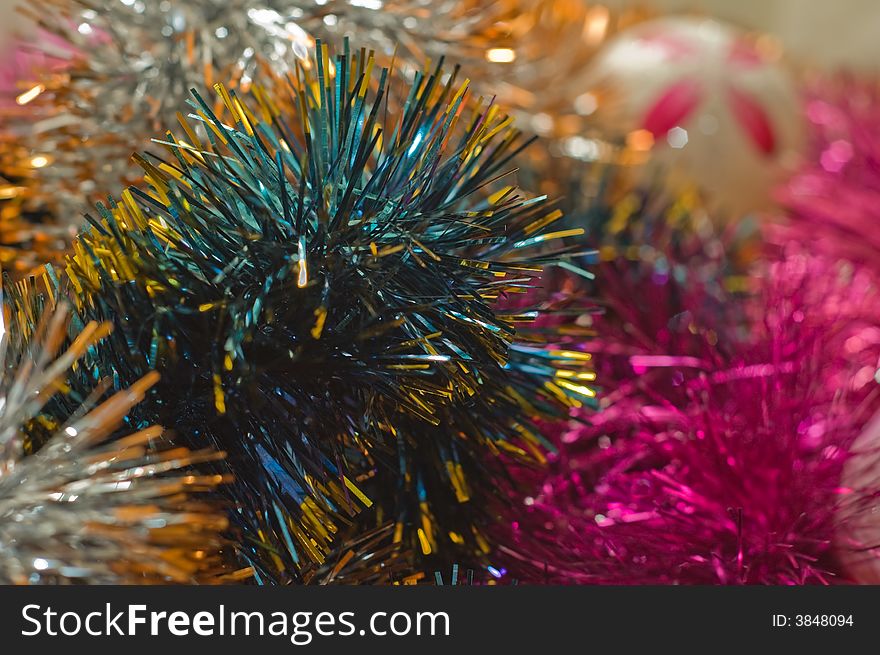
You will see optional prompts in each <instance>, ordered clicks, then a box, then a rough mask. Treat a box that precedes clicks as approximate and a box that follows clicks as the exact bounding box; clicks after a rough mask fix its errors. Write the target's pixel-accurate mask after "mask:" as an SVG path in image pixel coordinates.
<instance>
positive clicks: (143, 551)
mask: <svg viewBox="0 0 880 655" xmlns="http://www.w3.org/2000/svg"><path fill="white" fill-rule="evenodd" d="M17 319H18V320H17V321H16V320H14V321H13V325H12V326H11V330H13V331H14V332H15V334H13V335H12V336H11V335H10V334H9V333H8V332H5V331H4V334H3V338H2V343H0V365H2V381H0V399H2V404H0V582H2V583H4V584H70V583H87V584H159V583H170V582H174V583H187V582H209V581H211V580H212V579H213V578H214V576H216V574H217V573H218V572H219V570H220V566H219V565H220V561H219V557H218V552H219V549H220V548H221V546H222V544H223V541H222V540H221V538H220V531H221V530H223V529H224V528H225V527H226V523H227V522H226V519H225V517H224V516H223V513H222V512H220V511H219V510H218V509H217V507H216V506H215V505H213V504H210V503H208V502H207V501H206V500H200V499H199V496H201V492H205V491H210V490H213V489H215V488H216V487H217V485H218V484H219V483H220V482H221V481H222V476H217V475H198V474H196V473H194V472H193V471H192V468H191V467H193V466H194V465H198V464H202V463H204V462H207V461H211V460H214V459H217V457H218V455H217V453H215V452H213V451H208V450H202V451H198V452H194V451H190V450H188V449H186V448H179V447H178V448H168V447H166V446H163V445H162V443H161V442H160V441H159V440H158V439H159V435H160V434H161V432H162V430H161V429H160V428H158V427H147V428H144V429H142V430H139V431H137V432H135V433H133V434H127V435H125V436H118V433H117V431H116V429H117V427H118V426H119V425H120V423H121V422H122V420H123V418H124V417H125V415H126V414H127V413H128V412H130V410H131V408H132V407H133V406H134V405H135V404H136V403H138V402H141V401H142V400H143V398H144V394H145V393H146V391H147V390H148V389H149V388H150V387H151V386H152V385H153V384H154V383H155V382H156V379H157V377H158V376H157V375H156V374H155V373H152V374H148V375H147V376H145V377H144V378H142V379H141V380H138V381H136V382H134V383H133V384H132V385H131V386H129V387H128V388H127V389H124V390H122V391H119V392H117V393H116V394H115V395H113V396H112V397H110V398H109V399H107V400H106V401H104V402H102V403H100V404H98V405H97V406H94V407H93V406H91V405H90V404H86V405H83V406H82V407H80V408H79V409H78V410H77V412H76V413H74V414H72V415H70V416H67V417H64V420H63V421H61V420H59V421H58V422H57V423H52V422H50V421H48V420H47V418H46V417H45V416H43V414H42V412H41V410H42V409H43V406H44V404H45V403H46V402H47V401H48V400H49V399H50V398H51V397H52V396H53V395H55V394H56V393H58V391H59V390H62V389H64V386H63V385H62V384H60V381H61V380H63V378H64V377H65V376H66V375H67V374H68V372H69V370H70V368H71V366H73V365H74V364H75V362H76V361H77V360H78V359H79V358H81V357H82V356H83V354H84V353H85V352H86V350H88V349H89V348H92V347H94V346H95V345H96V344H97V343H98V342H99V341H100V339H101V338H103V337H104V336H105V335H106V334H107V332H108V331H109V326H108V325H106V324H98V323H94V322H92V323H89V324H87V325H86V326H85V327H84V329H83V330H82V331H81V332H80V333H79V336H78V337H77V338H76V339H75V340H74V341H73V343H72V344H71V345H70V347H69V348H67V349H66V350H64V351H63V352H61V353H60V354H59V349H60V348H61V346H62V343H64V341H65V338H66V334H67V330H66V326H67V316H66V312H65V311H63V310H58V311H56V312H54V314H52V315H51V316H50V315H49V313H47V314H46V315H45V317H44V318H43V319H42V320H41V321H39V322H38V323H37V324H36V326H34V325H33V323H32V322H30V320H29V318H25V317H24V316H22V315H21V314H18V315H17ZM32 327H34V328H35V330H36V331H35V333H34V334H32V335H30V336H31V344H32V345H31V346H30V347H23V346H22V344H23V343H24V339H23V337H25V336H26V335H24V334H22V333H21V332H22V329H24V331H29V330H30V328H32ZM42 432H48V433H50V434H51V437H50V438H49V439H48V441H47V442H46V443H45V444H43V445H40V444H38V443H36V441H37V437H36V435H37V434H38V433H42ZM32 450H35V451H36V452H32V453H31V451H32Z"/></svg>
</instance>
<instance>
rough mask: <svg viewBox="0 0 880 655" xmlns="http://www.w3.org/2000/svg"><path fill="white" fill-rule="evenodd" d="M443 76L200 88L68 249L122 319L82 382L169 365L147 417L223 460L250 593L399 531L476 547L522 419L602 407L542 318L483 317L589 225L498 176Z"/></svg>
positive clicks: (93, 289) (324, 63)
mask: <svg viewBox="0 0 880 655" xmlns="http://www.w3.org/2000/svg"><path fill="white" fill-rule="evenodd" d="M371 71H372V72H371ZM456 78H457V75H456V74H454V73H453V74H451V75H450V74H445V73H443V72H442V70H441V69H440V68H437V69H436V70H429V71H427V72H419V73H417V74H416V76H415V78H414V79H413V80H412V81H408V80H406V79H403V78H401V77H400V76H399V75H397V74H395V73H389V72H388V71H384V70H383V71H382V72H381V73H380V72H379V71H378V67H376V66H374V60H373V58H372V57H371V56H369V55H368V54H367V53H365V52H363V51H358V52H357V53H356V54H351V53H350V52H348V51H347V50H346V52H345V54H341V55H339V56H337V57H335V58H333V57H331V56H330V54H329V53H328V51H327V50H326V49H321V50H319V51H318V52H317V54H316V56H315V57H314V58H312V59H309V60H307V61H301V62H299V63H298V65H297V69H296V73H295V74H294V75H293V76H291V77H290V78H289V79H288V82H287V83H288V87H287V88H286V89H284V90H276V93H277V95H272V94H267V93H266V92H265V90H264V89H262V87H260V86H255V87H254V88H253V93H252V94H251V95H250V97H245V96H239V95H237V94H236V93H234V92H232V91H228V90H227V89H225V88H224V87H220V86H218V87H217V93H218V97H219V98H220V100H221V107H222V113H218V114H215V113H214V111H213V110H212V108H211V107H210V106H209V105H208V104H207V103H206V102H205V101H204V100H203V99H202V96H201V95H199V94H196V95H195V99H194V100H193V101H192V103H191V106H192V110H191V112H190V115H191V118H190V119H189V120H188V121H184V125H183V130H182V131H181V133H180V135H179V136H173V135H171V134H169V135H167V136H166V137H165V138H164V139H161V140H160V141H161V143H163V144H164V146H165V148H166V150H167V153H168V154H167V157H166V159H165V160H164V161H163V160H160V159H157V158H154V157H140V158H139V161H140V163H141V165H142V166H143V167H144V170H145V174H146V180H147V182H148V184H149V189H148V190H139V189H135V188H132V189H130V190H128V191H126V192H125V193H124V194H123V196H122V201H121V202H119V203H111V206H110V207H109V208H104V207H103V206H101V207H100V208H99V209H100V215H99V216H98V217H96V218H93V219H92V224H93V225H92V228H91V229H90V230H88V231H87V232H85V233H84V234H83V235H82V236H81V237H80V238H79V239H78V240H77V242H76V243H75V248H74V254H73V255H72V256H71V257H70V258H69V260H68V265H67V268H66V271H65V276H64V278H63V279H62V280H61V281H60V285H61V286H62V287H64V286H69V287H70V288H71V291H72V293H73V295H74V298H75V300H76V302H77V304H78V307H79V309H80V313H81V315H82V316H83V317H85V318H95V319H100V320H109V321H112V322H114V323H115V325H116V328H117V329H116V330H115V331H114V333H113V335H111V337H110V338H109V339H108V340H107V341H105V342H104V343H103V344H102V346H101V347H99V348H97V349H95V351H94V354H92V355H90V357H89V358H88V360H87V362H86V366H85V367H84V368H83V369H82V371H83V372H84V374H86V375H88V376H97V377H104V376H108V375H109V376H113V377H114V378H115V379H117V380H118V381H119V384H125V383H126V382H127V381H128V380H131V379H136V378H137V377H138V376H139V375H141V372H142V371H144V370H147V369H149V368H153V367H155V368H157V369H158V370H161V371H162V372H163V376H164V377H163V380H162V381H161V382H160V383H159V385H158V387H157V390H158V391H157V394H156V397H155V399H154V400H152V401H151V402H150V403H148V404H144V405H142V406H141V407H140V408H139V409H138V410H137V412H138V413H137V418H138V420H142V421H145V422H147V423H149V422H155V421H161V420H163V419H164V420H169V421H170V420H172V419H173V421H174V424H175V426H176V428H177V431H178V434H179V435H180V436H181V438H182V439H184V440H185V443H186V444H187V445H190V446H193V445H207V444H212V445H215V446H216V447H218V448H220V449H222V450H224V451H227V452H229V459H228V462H229V465H230V467H231V470H232V471H233V472H235V473H236V482H235V483H234V484H233V485H230V486H229V487H228V488H227V493H228V494H229V496H230V498H231V499H232V500H233V501H234V502H235V504H236V507H237V510H236V512H234V513H233V514H232V518H233V521H234V523H235V526H236V528H237V530H238V531H239V533H240V534H242V535H243V540H242V542H241V543H240V544H239V546H240V548H239V551H240V555H241V557H242V558H243V560H244V562H245V563H246V564H247V565H251V566H253V567H254V569H255V572H256V576H257V579H258V581H260V582H269V581H288V580H290V581H303V572H305V571H310V570H313V569H314V567H315V566H316V565H319V566H320V565H322V564H323V563H324V562H325V561H327V560H328V558H330V557H331V556H332V555H331V554H332V553H334V552H338V551H339V549H340V548H343V549H344V546H345V544H344V543H342V542H341V540H342V535H348V534H350V530H351V526H352V525H355V526H360V527H356V528H355V529H356V530H358V531H360V533H366V532H369V531H371V530H374V529H375V528H376V527H377V526H378V525H382V524H384V523H385V522H387V521H389V520H390V521H392V522H393V523H394V534H393V541H394V542H395V543H396V542H401V543H402V544H403V545H404V546H405V547H406V548H408V549H412V550H413V551H415V552H417V553H420V554H421V555H422V556H430V557H441V558H444V557H454V558H457V559H460V560H464V559H465V558H481V557H484V556H485V554H486V553H487V552H488V550H489V545H488V543H487V542H486V539H485V537H484V535H483V534H482V530H483V527H482V526H484V525H486V524H488V523H489V522H491V521H492V520H493V516H495V514H496V513H497V511H496V510H497V506H498V503H502V504H503V503H504V502H505V500H504V498H505V494H504V493H502V491H501V486H502V485H503V483H504V477H503V467H502V464H503V463H504V462H506V461H507V460H511V459H513V460H521V461H533V462H534V461H540V459H541V457H542V455H541V448H542V446H543V444H542V441H541V438H540V436H539V430H538V429H537V426H536V424H535V420H536V419H537V418H539V417H544V418H546V417H551V418H552V417H558V416H561V415H564V414H565V413H566V412H567V411H568V409H569V407H571V406H577V405H579V404H581V403H583V402H591V396H592V395H593V392H592V390H591V389H590V388H589V387H588V386H586V385H584V384H580V383H576V381H575V380H573V379H571V378H572V376H573V375H575V373H574V371H580V370H581V369H582V368H583V366H584V364H585V361H586V359H587V356H586V355H584V354H582V353H577V352H568V351H566V350H546V349H544V348H542V345H543V344H545V343H546V342H548V341H549V342H551V343H552V342H554V335H553V333H552V331H550V333H549V334H542V333H541V331H540V330H535V331H530V330H529V328H528V324H529V322H530V321H532V320H533V319H534V318H535V317H536V316H537V315H538V310H537V309H536V308H531V307H525V308H523V309H521V310H517V311H515V312H499V311H498V310H497V309H495V308H493V307H494V304H495V301H496V299H498V298H499V297H500V296H501V295H509V294H519V293H522V292H524V291H526V290H527V289H529V288H530V287H532V286H534V284H535V278H536V277H537V276H538V275H539V274H540V272H541V269H542V265H543V264H544V263H545V262H556V261H559V260H560V258H563V259H564V258H566V257H568V256H569V254H567V253H568V251H569V249H568V248H562V249H560V248H556V249H555V251H554V246H553V243H554V241H555V240H556V239H558V238H560V237H563V236H570V237H574V236H576V235H579V234H581V233H582V230H566V231H562V232H559V231H552V230H553V225H554V223H556V222H558V220H559V218H560V215H561V214H560V212H558V211H556V210H554V209H553V208H552V207H551V206H548V204H547V203H546V201H545V200H544V199H543V198H537V199H527V198H526V197H524V196H522V195H521V194H519V193H517V192H516V191H515V190H514V189H512V188H508V187H502V186H500V184H501V182H500V181H499V180H500V178H502V177H503V176H504V174H505V173H506V172H507V171H508V170H509V166H510V164H509V161H510V159H511V157H513V156H514V155H515V154H516V152H517V151H518V150H519V148H520V147H521V145H522V144H521V143H520V141H521V139H520V136H519V134H518V132H517V131H515V130H513V129H512V128H511V127H510V124H509V121H508V119H507V118H506V117H505V116H504V115H503V114H502V113H501V112H500V111H498V109H497V108H496V107H494V106H491V105H490V106H479V105H475V103H474V102H472V101H471V100H469V95H468V93H467V89H466V85H464V86H461V85H459V83H458V82H457V81H456ZM370 80H372V82H371V81H370ZM287 105H290V106H291V107H293V109H288V110H285V111H283V112H282V111H281V109H280V108H281V107H285V106H287ZM196 126H201V127H202V128H203V132H204V133H205V134H207V137H206V138H200V137H199V136H198V134H197V132H196V129H195V128H196ZM489 187H492V188H494V189H497V191H496V193H494V194H492V195H490V196H488V195H487V193H488V191H487V190H486V189H488V188H489ZM487 198H488V199H487ZM571 254H576V253H571ZM560 369H561V370H560ZM367 508H369V509H370V511H368V512H364V511H363V510H365V509H367ZM359 514H362V516H361V517H360V518H359V517H358V515H359ZM346 538H347V537H346Z"/></svg>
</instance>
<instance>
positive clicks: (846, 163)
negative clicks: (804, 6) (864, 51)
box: [774, 76, 880, 270]
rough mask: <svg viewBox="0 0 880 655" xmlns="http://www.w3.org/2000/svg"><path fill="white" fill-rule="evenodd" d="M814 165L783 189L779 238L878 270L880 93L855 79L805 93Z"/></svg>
mask: <svg viewBox="0 0 880 655" xmlns="http://www.w3.org/2000/svg"><path fill="white" fill-rule="evenodd" d="M805 113H806V115H807V119H808V120H809V124H810V127H811V135H812V153H811V157H810V163H809V165H807V166H805V167H804V169H803V170H802V171H801V172H800V173H798V174H797V175H795V176H793V177H792V179H791V180H790V181H789V182H788V183H787V184H785V185H784V186H782V187H781V188H780V189H779V191H778V193H777V197H778V199H779V201H780V202H781V203H782V204H783V205H784V207H785V212H784V213H783V214H781V215H780V216H779V217H778V218H779V222H780V223H781V225H780V226H779V227H778V228H777V230H776V232H777V233H778V234H777V236H775V237H774V240H777V241H784V240H786V239H798V240H804V239H807V240H809V241H810V242H811V244H812V245H813V247H814V248H816V249H817V250H820V251H822V252H825V253H828V254H829V255H830V256H837V257H846V258H847V259H851V260H853V261H857V262H862V263H864V264H865V265H867V266H870V267H873V268H874V269H875V270H876V269H877V251H878V249H880V239H878V236H877V233H876V230H875V225H876V224H877V221H878V219H880V214H878V212H880V209H878V208H880V88H878V86H877V83H876V82H875V81H870V80H858V79H855V78H853V77H849V76H841V77H836V78H834V79H832V78H829V77H820V78H819V79H816V80H814V81H813V82H812V83H811V84H810V85H809V86H808V88H807V98H806V101H805Z"/></svg>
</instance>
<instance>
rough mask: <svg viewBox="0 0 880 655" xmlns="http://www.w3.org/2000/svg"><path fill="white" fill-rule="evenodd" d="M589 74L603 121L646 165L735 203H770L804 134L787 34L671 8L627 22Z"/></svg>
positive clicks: (745, 206) (718, 200)
mask: <svg viewBox="0 0 880 655" xmlns="http://www.w3.org/2000/svg"><path fill="white" fill-rule="evenodd" d="M588 79H589V84H590V86H591V87H592V88H593V93H594V95H595V97H596V98H597V99H598V108H597V111H596V120H597V122H598V124H599V125H600V126H601V127H602V128H603V129H605V130H608V131H609V132H610V133H612V134H615V135H619V136H620V137H621V138H625V139H626V142H627V145H628V146H629V148H628V150H629V151H630V153H631V154H634V155H635V157H633V158H632V160H631V161H634V162H637V163H639V164H644V166H640V168H639V172H640V174H642V173H643V174H646V175H649V176H652V177H656V175H657V172H658V171H664V172H666V173H667V174H668V176H669V181H670V182H671V183H672V184H673V186H674V187H684V188H687V189H693V188H696V189H697V190H699V191H701V192H702V193H703V194H704V195H705V197H706V199H707V200H708V201H709V202H710V203H712V204H714V205H716V206H720V207H723V208H725V209H727V210H730V212H732V213H737V212H742V211H747V210H750V209H756V208H761V207H764V206H766V205H768V204H769V198H770V191H771V189H772V188H773V187H774V186H775V185H776V184H778V183H779V182H781V181H782V179H783V178H784V176H785V175H786V172H787V171H789V170H791V169H792V168H793V167H794V166H795V165H796V163H797V160H798V153H799V152H800V151H801V150H802V148H803V144H804V142H805V138H804V130H803V126H802V119H801V115H800V101H799V96H798V92H797V88H796V85H795V83H794V80H793V77H792V75H791V74H790V73H789V72H788V70H787V69H786V67H785V64H784V62H783V59H782V52H781V48H780V47H779V45H778V43H777V42H776V41H775V40H773V39H772V38H771V37H768V36H754V35H750V34H746V33H744V32H742V31H740V30H738V29H736V28H734V27H732V26H729V25H726V24H723V23H720V22H718V21H716V20H710V19H705V18H693V17H666V18H661V19H656V20H652V21H648V22H644V23H641V24H638V25H636V26H635V27H632V28H630V29H627V30H624V31H623V32H621V33H620V34H618V35H617V36H616V37H614V38H613V39H611V40H610V41H609V42H608V43H607V44H606V46H605V47H604V49H603V50H602V51H601V52H600V53H599V54H598V55H597V56H596V58H595V59H594V60H593V62H592V63H591V70H590V74H589V76H588ZM645 155H646V156H645Z"/></svg>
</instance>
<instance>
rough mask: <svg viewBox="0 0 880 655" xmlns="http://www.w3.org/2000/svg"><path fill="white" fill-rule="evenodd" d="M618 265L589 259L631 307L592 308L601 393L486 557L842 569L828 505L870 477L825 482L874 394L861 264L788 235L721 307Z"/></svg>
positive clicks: (564, 434)
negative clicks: (747, 288)
mask: <svg viewBox="0 0 880 655" xmlns="http://www.w3.org/2000/svg"><path fill="white" fill-rule="evenodd" d="M619 266H621V264H618V267H619ZM622 266H623V268H622V269H620V268H618V270H622V271H623V272H622V273H620V272H617V273H616V272H615V269H614V268H613V267H611V268H609V267H607V266H606V267H604V268H603V270H600V272H599V273H600V279H601V280H603V281H606V282H608V281H611V283H612V284H615V288H614V292H613V293H612V294H611V297H613V298H616V299H619V300H621V301H622V304H623V306H624V307H633V308H634V309H633V311H632V312H631V313H626V312H624V313H621V312H616V311H613V309H612V311H609V313H608V314H607V315H606V316H603V317H601V318H598V319H596V321H595V325H594V328H595V330H596V333H597V336H596V339H595V340H594V341H593V342H591V343H590V350H591V352H592V353H593V355H594V366H595V369H596V372H597V376H598V379H599V381H600V384H602V386H603V388H604V389H606V390H607V394H605V396H604V400H603V410H602V411H601V412H599V413H593V414H590V415H588V416H587V415H584V414H583V413H582V412H579V413H578V414H579V416H580V417H581V419H583V420H585V421H586V423H583V422H580V423H572V424H570V425H569V426H567V427H566V426H564V425H560V426H559V428H558V433H557V434H558V441H559V443H560V444H561V446H560V453H559V455H558V456H556V457H554V458H553V462H552V467H553V472H552V473H551V474H550V475H549V476H546V477H542V476H538V477H537V478H532V480H533V481H532V487H531V488H532V491H531V492H530V493H529V494H528V495H526V496H525V497H523V498H522V499H521V500H522V502H523V506H522V512H516V513H514V514H513V515H512V517H511V523H510V527H511V531H510V532H509V533H507V535H506V538H507V539H508V542H507V544H509V545H504V546H502V550H503V551H505V552H506V554H507V556H508V557H507V558H501V561H506V566H508V568H510V569H511V570H512V571H513V574H514V575H516V576H518V577H520V578H522V579H525V580H526V581H529V580H531V581H536V582H557V583H581V584H585V583H606V584H607V583H610V584H646V583H654V584H658V583H661V584H668V583H675V584H686V583H690V584H693V583H699V584H743V583H746V584H748V583H761V584H804V583H829V582H834V581H836V580H846V579H847V576H846V572H845V570H844V569H843V567H842V566H841V565H840V562H839V561H838V560H837V558H836V554H835V550H834V542H835V538H836V535H837V534H838V532H839V531H840V530H841V528H842V527H843V525H844V524H845V523H846V522H847V521H852V520H853V514H852V512H851V511H849V512H847V511H844V510H845V509H846V508H853V507H860V508H861V510H860V513H862V512H864V511H869V510H870V503H869V502H867V501H869V500H870V499H871V498H873V497H875V495H876V493H877V489H876V488H874V487H873V486H870V485H873V482H870V483H869V486H868V487H866V488H852V489H845V488H843V487H842V482H841V474H842V471H843V467H844V465H846V463H847V462H848V461H851V460H852V458H853V457H854V450H853V445H854V443H855V442H856V439H857V438H858V436H859V434H860V433H861V430H862V428H863V427H864V425H865V423H866V422H867V420H868V419H869V418H870V416H871V415H872V413H873V412H874V411H876V410H877V408H878V406H880V395H878V391H877V389H876V383H875V382H874V373H875V371H876V370H877V365H878V356H880V342H878V340H877V338H876V334H877V328H878V321H880V315H878V313H877V310H876V302H877V287H876V283H875V281H874V278H873V276H872V275H871V274H870V272H869V271H866V270H865V269H853V267H852V266H851V265H849V264H847V263H845V262H844V263H840V262H838V261H837V260H836V259H833V258H825V257H815V256H812V255H809V254H806V253H804V252H803V251H802V250H800V249H799V248H797V247H796V246H795V245H794V244H790V245H789V247H788V248H787V250H786V252H785V253H784V256H783V257H782V258H781V259H780V260H779V261H778V262H776V263H771V264H770V265H768V268H767V269H766V270H765V271H764V275H763V276H761V277H759V278H758V279H757V284H758V289H757V290H756V291H755V293H754V295H751V296H748V298H747V299H740V300H738V301H734V300H732V299H728V303H727V304H728V306H729V307H731V308H734V309H736V308H739V311H740V312H741V313H740V315H739V316H738V317H737V316H734V319H735V320H734V321H726V320H724V319H723V318H721V317H720V316H719V315H718V314H717V312H715V311H706V310H707V308H708V307H711V306H712V304H714V303H707V302H706V297H707V296H706V292H705V290H704V289H703V288H701V286H700V284H699V282H698V283H697V284H694V283H693V280H690V279H687V280H682V279H676V278H675V277H671V276H668V275H666V273H665V271H663V270H661V271H657V270H656V268H654V267H652V266H650V265H649V266H645V265H639V264H633V263H629V264H628V265H626V264H624V265H622ZM624 299H625V300H624ZM643 303H644V305H643ZM743 328H745V331H744V330H743ZM861 464H862V465H864V466H867V463H866V462H864V461H862V462H861ZM521 479H522V480H526V479H528V476H524V477H523V478H521ZM857 515H858V514H857ZM504 538H505V537H499V540H501V539H504Z"/></svg>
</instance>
